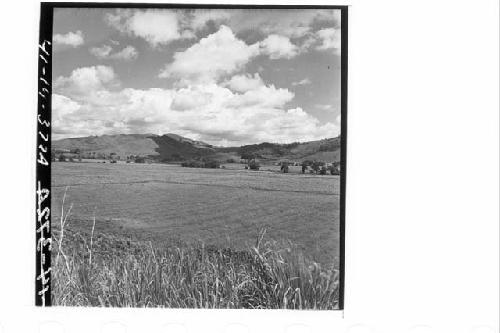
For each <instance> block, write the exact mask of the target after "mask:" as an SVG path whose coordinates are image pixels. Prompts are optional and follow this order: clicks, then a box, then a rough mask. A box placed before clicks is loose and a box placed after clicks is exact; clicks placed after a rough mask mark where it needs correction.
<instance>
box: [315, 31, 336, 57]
mask: <svg viewBox="0 0 500 333" xmlns="http://www.w3.org/2000/svg"><path fill="white" fill-rule="evenodd" d="M316 35H317V37H318V39H319V40H320V41H321V44H320V45H318V46H317V47H316V49H318V50H330V49H332V50H334V51H335V52H340V30H339V29H335V28H327V29H322V30H319V31H317V32H316Z"/></svg>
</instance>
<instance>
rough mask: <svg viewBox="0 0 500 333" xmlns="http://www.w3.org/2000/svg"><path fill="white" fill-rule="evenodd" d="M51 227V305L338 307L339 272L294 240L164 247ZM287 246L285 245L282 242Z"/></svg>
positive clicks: (261, 307) (261, 239) (63, 221)
mask: <svg viewBox="0 0 500 333" xmlns="http://www.w3.org/2000/svg"><path fill="white" fill-rule="evenodd" d="M61 221H62V222H61V227H62V228H61V229H60V230H58V231H57V232H54V235H53V237H54V239H55V240H56V242H57V245H58V246H57V247H56V249H55V251H54V252H53V256H54V257H56V258H58V259H57V260H54V261H53V262H54V267H53V269H52V297H53V304H54V305H66V306H116V307H172V308H252V309H336V308H338V299H339V285H338V282H339V278H338V271H336V270H328V271H327V270H323V269H322V268H321V267H320V265H319V264H317V263H313V262H309V261H307V260H306V259H305V258H304V257H303V256H302V255H301V253H300V251H299V250H298V249H297V248H295V247H294V246H293V245H292V244H280V243H278V242H276V241H271V240H264V234H265V232H262V233H261V234H260V236H259V237H258V239H257V240H256V243H255V245H254V246H249V247H248V249H247V250H244V251H235V250H232V249H229V248H218V247H214V246H205V245H203V244H199V245H188V244H186V245H185V246H179V245H176V246H169V245H168V244H156V245H153V243H151V242H144V241H133V240H131V239H127V238H125V237H116V236H112V235H106V234H99V233H98V234H94V226H95V219H94V224H93V227H92V232H91V234H89V233H88V232H77V231H74V230H71V229H70V228H68V227H67V226H65V224H66V219H61ZM285 245H286V246H285Z"/></svg>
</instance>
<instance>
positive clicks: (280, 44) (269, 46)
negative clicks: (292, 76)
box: [259, 35, 299, 59]
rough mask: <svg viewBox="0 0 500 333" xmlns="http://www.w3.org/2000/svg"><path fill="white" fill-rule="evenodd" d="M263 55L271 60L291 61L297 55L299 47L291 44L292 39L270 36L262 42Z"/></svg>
mask: <svg viewBox="0 0 500 333" xmlns="http://www.w3.org/2000/svg"><path fill="white" fill-rule="evenodd" d="M259 45H260V47H261V50H262V53H264V54H268V55H269V58H271V59H279V58H286V59H290V58H293V57H294V56H296V55H297V53H298V50H299V49H298V47H297V46H295V45H294V44H292V42H290V38H288V37H285V36H280V35H269V36H268V37H267V38H266V39H264V40H263V41H261V42H260V44H259Z"/></svg>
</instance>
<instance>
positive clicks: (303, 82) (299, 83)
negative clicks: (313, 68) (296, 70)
mask: <svg viewBox="0 0 500 333" xmlns="http://www.w3.org/2000/svg"><path fill="white" fill-rule="evenodd" d="M311 83H312V82H311V80H309V79H308V78H305V79H302V80H300V81H294V82H292V86H305V85H307V84H311Z"/></svg>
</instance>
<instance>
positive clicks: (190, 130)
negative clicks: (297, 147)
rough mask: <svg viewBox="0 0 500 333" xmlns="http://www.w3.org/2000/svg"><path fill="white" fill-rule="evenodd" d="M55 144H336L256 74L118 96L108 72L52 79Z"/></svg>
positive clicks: (98, 69)
mask: <svg viewBox="0 0 500 333" xmlns="http://www.w3.org/2000/svg"><path fill="white" fill-rule="evenodd" d="M54 91H55V93H54V95H53V96H54V103H53V117H54V121H55V123H54V135H55V138H56V139H57V138H60V137H71V136H87V135H102V134H113V133H115V134H116V133H168V132H173V133H178V134H180V135H185V136H188V137H191V138H193V139H198V140H203V141H206V142H209V143H212V144H230V145H241V144H248V143H255V142H262V141H272V142H293V141H306V140H315V139H320V138H324V137H332V136H336V135H337V134H338V133H339V126H338V125H337V124H335V123H327V124H321V123H320V122H319V121H318V120H317V119H316V118H314V117H313V116H311V115H309V114H308V113H307V112H305V111H304V110H302V109H301V108H288V107H287V104H288V103H290V102H291V101H292V100H293V97H294V95H293V93H292V92H290V91H289V90H287V89H283V88H276V87H275V86H274V85H266V84H265V82H264V81H263V80H262V78H260V76H259V75H258V74H254V75H253V76H251V75H248V76H241V75H237V76H234V77H233V78H231V79H230V80H228V81H226V82H224V83H222V84H217V83H215V82H211V83H203V84H198V83H192V84H189V85H187V86H185V87H182V88H177V89H159V88H152V89H130V88H126V89H121V88H120V84H119V82H118V78H117V77H116V75H115V74H114V71H113V70H112V68H110V67H106V66H95V67H85V68H79V69H76V70H75V71H73V72H72V73H71V74H70V75H69V76H68V77H59V78H57V79H56V84H55V90H54Z"/></svg>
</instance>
